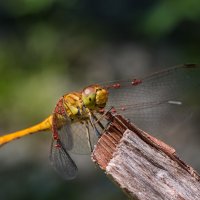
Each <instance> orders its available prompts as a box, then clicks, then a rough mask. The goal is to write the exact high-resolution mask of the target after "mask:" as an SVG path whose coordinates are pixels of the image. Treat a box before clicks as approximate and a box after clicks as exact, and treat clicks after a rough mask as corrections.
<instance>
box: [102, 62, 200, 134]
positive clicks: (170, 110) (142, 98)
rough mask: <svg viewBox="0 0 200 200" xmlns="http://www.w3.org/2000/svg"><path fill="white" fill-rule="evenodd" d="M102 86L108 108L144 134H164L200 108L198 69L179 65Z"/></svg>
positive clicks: (199, 73) (199, 71)
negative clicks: (112, 107)
mask: <svg viewBox="0 0 200 200" xmlns="http://www.w3.org/2000/svg"><path fill="white" fill-rule="evenodd" d="M119 86H120V87H119ZM105 87H106V88H109V100H108V103H107V108H108V109H109V108H110V107H111V106H114V107H115V109H116V111H117V112H119V113H121V114H122V115H124V116H125V117H127V118H129V119H130V120H131V121H132V122H133V123H135V124H136V125H138V126H139V127H140V128H141V129H143V130H145V131H147V132H150V133H157V132H159V134H160V133H166V132H169V131H170V130H171V127H174V126H175V125H177V124H180V123H184V120H187V119H188V118H190V117H191V113H192V112H193V111H194V109H195V105H199V102H200V97H199V91H200V67H199V66H198V65H181V66H177V67H173V68H170V69H167V70H164V71H161V72H158V73H154V74H152V75H150V76H147V77H145V78H143V79H133V80H129V81H122V82H112V84H110V83H109V84H107V85H106V86H105ZM194 97H195V98H194Z"/></svg>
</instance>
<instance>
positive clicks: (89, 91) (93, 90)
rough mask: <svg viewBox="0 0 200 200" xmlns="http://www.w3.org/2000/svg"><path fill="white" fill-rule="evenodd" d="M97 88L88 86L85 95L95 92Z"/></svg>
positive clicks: (84, 91)
mask: <svg viewBox="0 0 200 200" xmlns="http://www.w3.org/2000/svg"><path fill="white" fill-rule="evenodd" d="M95 92H96V91H95V89H94V88H93V87H87V88H85V89H84V90H83V95H85V96H89V95H91V94H95Z"/></svg>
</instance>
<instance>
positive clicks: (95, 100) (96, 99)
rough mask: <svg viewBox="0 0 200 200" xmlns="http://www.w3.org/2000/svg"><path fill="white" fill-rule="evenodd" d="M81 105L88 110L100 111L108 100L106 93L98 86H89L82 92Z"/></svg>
mask: <svg viewBox="0 0 200 200" xmlns="http://www.w3.org/2000/svg"><path fill="white" fill-rule="evenodd" d="M82 100H83V104H84V105H85V106H86V107H87V108H89V109H93V110H95V109H102V108H104V107H105V106H106V102H107V100H108V91H107V90H106V89H104V88H103V87H101V86H99V85H91V86H88V87H86V88H85V89H84V90H83V91H82Z"/></svg>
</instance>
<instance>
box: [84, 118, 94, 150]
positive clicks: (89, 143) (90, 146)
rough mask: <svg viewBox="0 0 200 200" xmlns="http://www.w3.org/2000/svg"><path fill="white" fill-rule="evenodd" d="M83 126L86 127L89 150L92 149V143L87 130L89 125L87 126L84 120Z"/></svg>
mask: <svg viewBox="0 0 200 200" xmlns="http://www.w3.org/2000/svg"><path fill="white" fill-rule="evenodd" d="M85 127H86V134H87V139H88V146H89V148H90V150H91V152H92V151H93V148H92V144H91V138H90V132H89V126H88V121H86V122H85Z"/></svg>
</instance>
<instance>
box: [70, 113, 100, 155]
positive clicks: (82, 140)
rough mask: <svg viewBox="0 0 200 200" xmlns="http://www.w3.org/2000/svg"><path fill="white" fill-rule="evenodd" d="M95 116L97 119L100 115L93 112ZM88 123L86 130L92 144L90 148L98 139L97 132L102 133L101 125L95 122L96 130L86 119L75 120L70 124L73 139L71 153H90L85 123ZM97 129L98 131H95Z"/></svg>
mask: <svg viewBox="0 0 200 200" xmlns="http://www.w3.org/2000/svg"><path fill="white" fill-rule="evenodd" d="M95 116H96V117H97V119H98V118H99V117H100V115H97V113H95ZM95 121H96V120H95V119H94V120H93V123H95ZM85 123H88V130H89V134H90V136H89V137H90V142H91V145H92V148H93V147H94V145H95V144H96V142H97V140H98V133H100V134H101V133H102V130H103V127H100V126H99V124H98V123H97V124H95V127H96V130H95V129H94V128H93V127H92V125H91V122H90V121H89V120H88V121H87V122H86V121H82V122H76V123H73V124H72V125H71V129H72V132H73V141H74V145H73V148H72V149H71V150H70V152H72V153H77V154H89V153H91V149H90V147H89V143H88V136H87V133H86V124H85ZM97 131H98V133H97Z"/></svg>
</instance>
